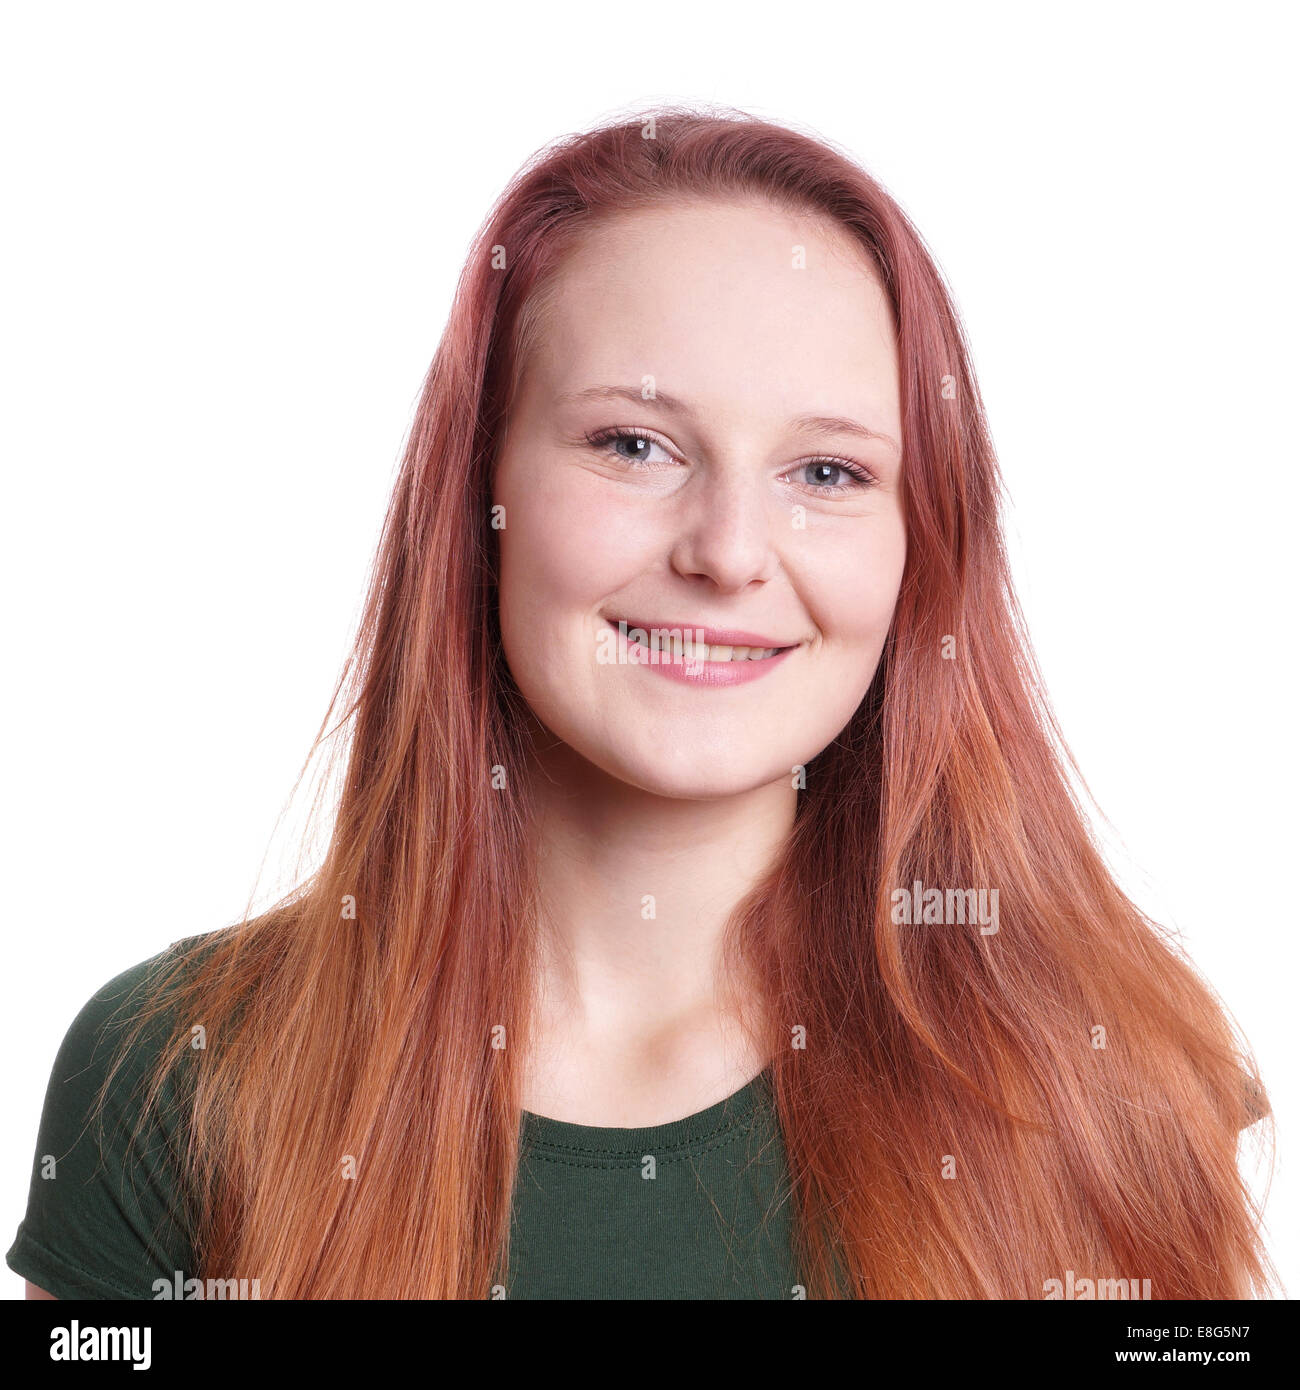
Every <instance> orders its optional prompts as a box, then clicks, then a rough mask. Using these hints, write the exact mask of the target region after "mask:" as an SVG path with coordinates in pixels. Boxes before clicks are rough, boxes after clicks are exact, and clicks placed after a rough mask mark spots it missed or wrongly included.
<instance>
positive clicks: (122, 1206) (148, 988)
mask: <svg viewBox="0 0 1300 1390" xmlns="http://www.w3.org/2000/svg"><path fill="white" fill-rule="evenodd" d="M220 935H221V933H206V934H204V935H201V936H193V937H184V938H182V939H180V940H179V941H176V942H173V943H172V945H170V946H168V947H167V948H166V949H165V950H163V951H159V952H157V953H156V954H154V955H152V956H149V957H147V958H146V959H144V960H141V961H137V962H136V963H135V964H133V965H130V966H128V967H127V968H126V969H125V970H122V971H120V972H119V973H118V974H116V975H114V976H113V977H112V979H110V980H108V981H106V982H105V983H104V984H103V985H101V986H100V987H99V988H98V989H97V990H95V992H94V993H93V994H92V995H91V996H90V998H89V999H87V1000H86V1001H85V1003H84V1004H82V1006H81V1007H80V1009H79V1010H78V1011H77V1013H76V1015H75V1016H74V1017H73V1019H72V1021H71V1023H70V1025H69V1026H68V1028H67V1030H66V1032H65V1034H64V1037H63V1041H62V1043H61V1044H60V1046H59V1049H58V1054H57V1056H56V1057H55V1059H54V1065H53V1067H52V1069H51V1071H50V1076H49V1082H48V1085H47V1088H46V1092H45V1101H44V1105H43V1108H42V1111H41V1117H40V1123H39V1127H38V1130H37V1137H36V1151H35V1154H34V1156H33V1160H32V1164H33V1166H32V1175H31V1183H30V1188H29V1193H28V1203H27V1212H26V1215H25V1216H24V1219H23V1221H22V1223H21V1225H20V1226H19V1229H18V1234H17V1237H16V1239H15V1241H14V1244H13V1246H12V1247H11V1249H10V1250H9V1252H8V1254H7V1256H6V1259H7V1261H8V1264H9V1266H10V1268H11V1269H13V1270H14V1271H15V1272H16V1273H18V1274H21V1275H22V1276H23V1277H25V1278H27V1279H30V1280H31V1281H32V1282H33V1283H34V1284H37V1285H39V1286H40V1287H41V1288H43V1289H46V1290H47V1291H48V1292H50V1293H52V1294H54V1295H55V1297H57V1298H150V1297H153V1296H154V1294H153V1293H152V1292H151V1289H152V1287H153V1283H154V1281H155V1280H156V1279H158V1278H166V1279H169V1280H170V1279H171V1278H172V1276H173V1275H174V1274H175V1273H176V1272H178V1271H179V1272H181V1273H182V1274H184V1273H185V1272H186V1271H187V1270H188V1269H189V1267H190V1266H191V1265H192V1264H193V1250H192V1239H193V1235H194V1221H193V1217H194V1212H193V1211H192V1210H191V1208H190V1205H189V1203H188V1202H187V1199H186V1194H185V1192H184V1184H183V1179H182V1162H181V1156H182V1151H183V1139H184V1120H185V1114H184V1104H183V1099H182V1098H183V1094H184V1091H183V1088H181V1087H180V1086H179V1085H178V1084H176V1082H174V1081H173V1080H172V1077H171V1075H170V1074H168V1076H167V1080H166V1082H165V1083H164V1085H163V1086H161V1087H160V1088H159V1089H158V1090H157V1091H156V1092H155V1091H154V1089H153V1086H152V1079H153V1077H154V1076H155V1074H156V1073H157V1072H158V1070H159V1067H160V1064H161V1062H162V1055H163V1048H164V1047H165V1045H166V1042H167V1040H168V1038H169V1037H171V1036H172V1029H173V1025H174V1022H175V1019H174V1018H173V1017H172V1015H171V1012H170V1010H169V1009H168V1008H167V1003H166V992H167V988H168V985H169V982H173V981H179V980H180V979H181V978H183V977H184V976H185V975H186V974H187V973H188V972H189V970H190V968H191V967H192V966H193V965H194V964H196V963H197V962H198V961H199V960H200V959H201V958H202V956H203V955H204V954H205V948H206V946H207V944H208V943H209V941H210V939H211V938H213V937H218V936H220Z"/></svg>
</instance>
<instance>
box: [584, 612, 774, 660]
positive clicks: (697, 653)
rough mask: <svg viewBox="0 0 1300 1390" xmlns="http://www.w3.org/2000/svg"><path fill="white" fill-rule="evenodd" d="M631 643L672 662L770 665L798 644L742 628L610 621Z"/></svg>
mask: <svg viewBox="0 0 1300 1390" xmlns="http://www.w3.org/2000/svg"><path fill="white" fill-rule="evenodd" d="M605 621H606V622H608V623H609V625H610V626H611V627H613V628H615V629H616V630H617V631H619V632H621V633H623V634H624V635H625V636H626V637H627V640H628V641H629V642H630V643H634V644H636V645H638V646H641V647H645V648H646V649H647V650H648V651H653V652H657V653H663V654H664V656H665V657H666V658H667V659H669V660H671V659H674V658H676V659H679V660H686V661H694V662H700V661H706V662H731V661H769V660H771V659H772V658H773V657H775V656H777V655H779V654H780V653H781V652H785V651H789V650H790V648H791V647H793V646H797V645H798V643H788V642H779V641H776V640H775V639H774V638H771V637H768V636H765V635H763V634H761V633H757V632H749V631H744V630H742V629H739V628H716V627H704V626H702V625H700V624H696V623H690V622H666V621H662V620H661V621H659V622H651V621H648V620H645V619H639V620H638V619H631V618H620V619H617V620H616V619H613V618H607V619H606V620H605Z"/></svg>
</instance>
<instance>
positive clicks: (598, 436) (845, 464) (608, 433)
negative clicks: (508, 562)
mask: <svg viewBox="0 0 1300 1390" xmlns="http://www.w3.org/2000/svg"><path fill="white" fill-rule="evenodd" d="M586 439H587V443H588V444H590V445H591V447H592V448H593V449H600V448H603V447H604V446H606V445H608V444H612V443H613V442H614V441H615V440H616V439H646V440H649V441H650V442H651V443H652V444H658V445H659V447H660V448H661V449H663V450H665V451H666V452H668V453H671V452H672V450H671V449H669V448H668V446H667V445H666V444H665V443H664V442H663V440H661V439H659V438H658V437H656V436H655V435H653V434H650V433H649V432H648V431H646V430H632V429H626V428H615V429H607V430H599V431H597V432H596V433H595V434H589V435H587V436H586ZM622 461H623V462H624V463H628V464H631V463H634V462H635V460H634V459H623V460H622ZM818 463H824V464H829V465H830V466H831V467H832V468H838V469H840V470H841V471H842V472H844V473H847V474H848V475H849V476H850V477H851V478H852V479H854V484H855V485H854V486H852V487H824V486H818V485H817V484H816V483H800V484H799V486H800V487H804V488H807V489H808V491H809V492H814V493H820V494H827V493H832V492H857V491H859V490H865V489H866V488H871V487H875V486H876V485H877V481H876V477H875V475H874V474H873V473H871V472H870V471H869V470H868V469H866V468H863V466H862V465H861V464H860V463H854V462H853V460H852V459H844V458H837V457H835V456H833V455H830V454H824V455H818V457H817V458H811V459H805V460H804V461H803V462H802V463H797V464H795V467H796V468H811V467H812V466H813V465H814V464H818Z"/></svg>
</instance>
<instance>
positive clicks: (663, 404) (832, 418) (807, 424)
mask: <svg viewBox="0 0 1300 1390" xmlns="http://www.w3.org/2000/svg"><path fill="white" fill-rule="evenodd" d="M556 399H557V400H558V401H559V402H560V403H562V404H571V403H580V402H582V401H608V400H626V401H632V402H633V403H634V404H636V405H654V406H658V407H659V408H660V409H663V410H670V411H674V412H676V413H677V414H679V415H685V416H687V417H688V418H691V419H694V418H695V417H696V416H697V415H698V412H697V411H696V410H695V409H694V408H693V407H692V406H690V405H688V404H687V403H686V402H685V401H683V400H679V399H678V398H677V397H676V396H670V395H669V394H668V392H667V391H659V390H656V391H655V394H654V395H653V396H643V395H642V394H641V392H640V390H638V389H637V388H636V387H635V386H587V387H584V388H583V389H582V390H581V391H565V392H563V393H562V394H561V395H559V396H558V397H556ZM789 423H790V426H791V428H792V429H796V430H799V431H800V432H801V433H803V434H853V435H857V436H858V437H859V438H861V439H869V440H878V441H879V442H880V443H882V444H888V445H890V446H891V447H892V448H893V449H894V450H895V452H897V453H902V450H901V449H900V448H899V446H898V441H897V440H896V439H894V438H893V436H892V435H888V434H885V433H884V432H883V431H882V430H873V429H870V428H869V427H868V426H866V425H864V424H862V423H861V422H860V421H858V420H854V419H851V418H850V417H849V416H847V415H796V416H794V417H793V418H792V419H791V420H790V422H789Z"/></svg>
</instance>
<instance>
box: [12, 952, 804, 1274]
mask: <svg viewBox="0 0 1300 1390" xmlns="http://www.w3.org/2000/svg"><path fill="white" fill-rule="evenodd" d="M201 940H202V938H201V937H192V938H187V939H186V940H185V941H183V942H178V943H177V946H180V947H183V946H185V945H187V944H189V943H190V942H195V941H201ZM168 954H169V953H168V952H161V953H159V955H157V956H152V957H150V958H149V959H148V960H146V961H142V962H140V963H139V964H138V965H135V966H132V967H131V968H130V969H129V970H126V971H123V972H122V974H120V975H118V976H117V977H116V978H115V979H113V980H111V981H109V983H108V984H107V985H105V986H104V987H103V988H102V989H100V990H98V991H97V992H96V993H95V995H94V996H93V997H92V998H91V999H90V1000H89V1001H88V1002H87V1003H86V1005H85V1006H84V1007H83V1008H82V1010H81V1011H80V1013H79V1014H78V1015H77V1017H76V1019H75V1020H74V1021H73V1023H72V1026H71V1027H70V1028H69V1030H68V1032H67V1035H66V1036H65V1038H64V1040H63V1044H62V1046H61V1047H60V1049H59V1053H58V1057H57V1059H56V1060H55V1063H54V1069H53V1072H52V1074H51V1076H50V1082H49V1088H48V1091H47V1093H46V1097H45V1106H44V1110H43V1112H42V1115H41V1122H40V1130H39V1134H38V1138H37V1143H36V1158H35V1163H34V1167H33V1173H32V1180H31V1188H30V1191H29V1195H28V1200H27V1213H26V1216H25V1217H24V1219H23V1221H22V1223H21V1224H20V1225H19V1227H18V1233H17V1236H16V1238H15V1240H14V1243H13V1245H12V1246H11V1247H10V1249H9V1251H8V1254H7V1255H6V1257H5V1258H6V1260H7V1262H8V1264H9V1267H10V1268H11V1269H12V1270H14V1272H15V1273H17V1274H19V1275H22V1276H23V1277H24V1278H26V1279H30V1280H31V1281H32V1283H33V1284H36V1285H38V1286H39V1287H40V1288H43V1289H45V1290H46V1291H47V1292H49V1293H51V1294H53V1295H54V1296H55V1297H56V1298H62V1299H72V1298H105V1299H153V1298H155V1297H159V1296H160V1295H159V1294H158V1293H157V1292H155V1281H157V1280H164V1281H166V1283H167V1285H168V1286H169V1288H170V1289H172V1290H173V1291H175V1290H177V1289H179V1288H183V1287H184V1280H185V1279H187V1278H193V1277H195V1276H196V1274H197V1270H196V1269H195V1263H196V1262H195V1258H194V1253H193V1233H194V1231H195V1229H196V1226H195V1221H194V1216H193V1209H192V1206H191V1204H190V1202H189V1201H188V1200H187V1195H186V1193H185V1191H184V1185H183V1183H182V1182H181V1181H180V1180H179V1176H178V1175H179V1173H180V1161H179V1160H180V1152H181V1149H180V1144H181V1141H182V1135H183V1128H184V1127H183V1123H182V1122H181V1120H180V1119H179V1118H178V1116H179V1115H180V1114H181V1113H182V1111H181V1109H180V1108H179V1107H177V1105H176V1092H175V1089H174V1086H173V1087H172V1088H171V1089H167V1088H164V1092H163V1095H162V1097H161V1100H162V1104H161V1105H160V1106H156V1107H154V1108H152V1109H151V1110H150V1116H149V1120H148V1122H147V1123H146V1124H145V1126H144V1127H143V1128H142V1129H141V1131H140V1133H139V1134H138V1135H136V1134H135V1130H136V1121H137V1119H138V1117H139V1115H140V1107H141V1104H142V1101H143V1099H144V1096H143V1093H142V1082H143V1080H144V1077H145V1074H146V1072H147V1070H148V1068H149V1067H150V1065H151V1064H152V1062H153V1061H154V1060H155V1059H156V1057H157V1055H158V1053H157V1049H158V1048H159V1047H160V1046H161V1044H162V1041H163V1038H164V1036H165V1031H164V1030H165V1024H166V1020H165V1019H162V1020H159V1022H158V1023H157V1024H153V1025H151V1026H150V1027H149V1028H147V1029H146V1030H145V1032H144V1033H143V1035H142V1037H141V1038H140V1039H139V1040H138V1042H137V1044H136V1045H135V1046H134V1047H133V1048H132V1050H131V1052H130V1053H129V1054H128V1057H127V1060H126V1062H124V1063H123V1065H122V1066H121V1067H120V1068H119V1070H118V1072H117V1075H116V1077H115V1078H114V1081H113V1084H112V1087H111V1089H110V1092H109V1096H108V1100H107V1104H106V1107H105V1109H104V1112H103V1115H102V1121H101V1118H100V1117H95V1118H94V1122H93V1123H92V1122H91V1117H92V1110H93V1106H94V1102H95V1099H96V1097H97V1095H98V1093H99V1088H100V1086H101V1084H102V1082H103V1080H104V1077H105V1075H106V1073H107V1070H108V1066H109V1064H110V1062H111V1060H112V1058H113V1057H114V1056H115V1055H116V1052H117V1049H118V1046H119V1043H120V1041H121V1037H122V1032H121V1030H122V1029H123V1028H124V1027H126V1026H128V1025H129V1024H130V1023H131V1022H132V1021H133V1020H132V1010H131V1003H132V996H133V994H134V992H135V991H136V990H137V989H138V988H139V987H140V986H141V985H143V984H144V983H145V982H146V980H147V978H148V977H149V975H150V974H151V972H152V971H153V970H154V968H155V967H157V966H158V965H160V964H161V963H162V961H163V959H164V957H165V956H167V955H168ZM521 1137H522V1148H521V1156H520V1161H519V1170H518V1174H517V1182H516V1189H515V1198H514V1206H513V1210H512V1216H511V1237H510V1262H509V1264H510V1273H509V1285H508V1286H507V1287H506V1288H505V1291H504V1296H505V1297H508V1298H525V1299H538V1298H570V1299H589V1298H591V1299H596V1298H599V1299H608V1298H615V1299H617V1298H662V1299H715V1298H728V1299H729V1298H782V1299H789V1298H796V1297H800V1296H801V1289H800V1280H799V1278H798V1277H797V1275H796V1272H795V1269H794V1264H793V1259H792V1253H791V1242H790V1229H791V1228H790V1194H789V1187H788V1180H787V1174H786V1164H785V1153H784V1148H783V1145H782V1143H781V1136H780V1129H779V1126H778V1124H777V1122H776V1115H775V1111H774V1109H773V1107H772V1101H771V1090H770V1086H769V1083H768V1079H767V1076H766V1074H761V1075H759V1076H757V1077H755V1078H754V1080H752V1081H751V1082H750V1083H749V1084H748V1085H746V1086H744V1087H743V1088H742V1089H741V1090H739V1091H737V1092H736V1093H735V1094H734V1095H732V1096H730V1097H728V1098H727V1099H726V1100H723V1101H720V1102H719V1103H718V1104H717V1105H713V1106H710V1107H709V1108H708V1109H707V1110H702V1111H700V1112H699V1113H698V1114H695V1115H689V1116H687V1117H686V1118H685V1119H681V1120H674V1121H672V1122H671V1123H669V1124H662V1125H652V1126H649V1127H647V1128H641V1129H607V1128H598V1127H594V1126H589V1125H574V1124H567V1123H564V1122H561V1121H559V1120H551V1119H546V1118H543V1117H542V1116H539V1115H533V1114H531V1113H528V1112H525V1113H524V1115H523V1120H522V1136H521ZM173 1296H176V1294H175V1292H173ZM490 1296H494V1297H500V1296H503V1295H502V1292H501V1289H500V1286H498V1288H496V1289H494V1290H493V1291H492V1294H491V1295H490Z"/></svg>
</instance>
